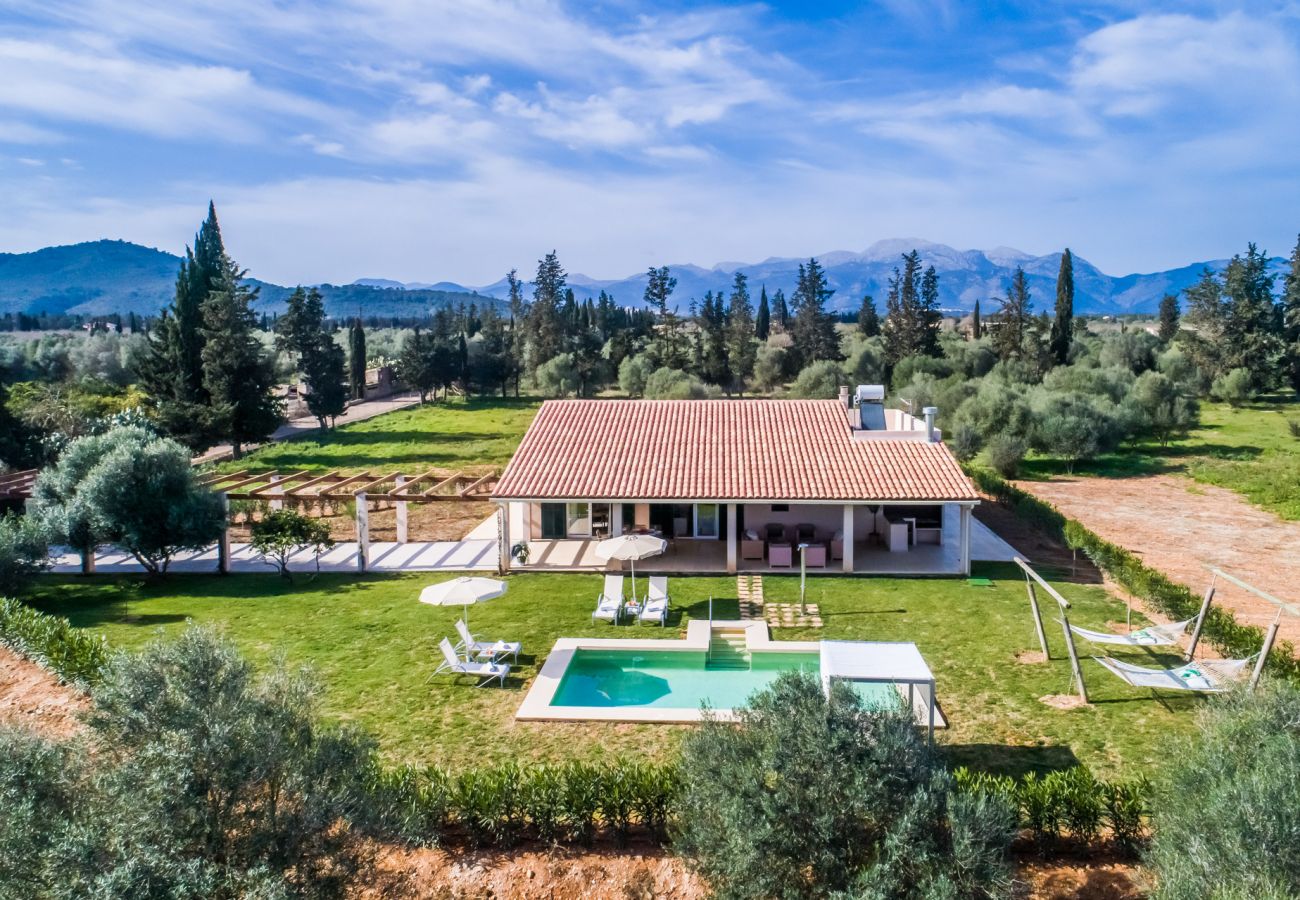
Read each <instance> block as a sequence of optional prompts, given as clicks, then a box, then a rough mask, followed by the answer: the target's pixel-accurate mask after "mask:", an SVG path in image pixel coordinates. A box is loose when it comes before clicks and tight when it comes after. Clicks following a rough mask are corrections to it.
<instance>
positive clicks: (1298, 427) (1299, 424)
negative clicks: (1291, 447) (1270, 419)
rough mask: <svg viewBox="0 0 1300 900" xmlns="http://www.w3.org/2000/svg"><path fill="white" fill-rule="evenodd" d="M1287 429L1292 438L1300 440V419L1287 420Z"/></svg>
mask: <svg viewBox="0 0 1300 900" xmlns="http://www.w3.org/2000/svg"><path fill="white" fill-rule="evenodd" d="M1286 427H1287V431H1289V432H1291V437H1293V438H1300V419H1287V420H1286Z"/></svg>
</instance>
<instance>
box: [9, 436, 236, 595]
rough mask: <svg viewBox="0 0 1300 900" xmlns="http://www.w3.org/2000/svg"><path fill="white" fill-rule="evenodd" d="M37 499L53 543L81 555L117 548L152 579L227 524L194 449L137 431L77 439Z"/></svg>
mask: <svg viewBox="0 0 1300 900" xmlns="http://www.w3.org/2000/svg"><path fill="white" fill-rule="evenodd" d="M32 498H33V512H34V514H35V515H36V516H37V517H38V518H39V519H40V521H42V522H43V523H44V524H45V526H46V527H47V528H48V529H49V531H50V534H51V536H52V537H56V538H57V539H58V540H63V541H67V542H68V543H70V544H71V545H72V546H74V547H76V548H77V549H79V550H82V551H83V552H89V551H91V550H93V548H94V547H96V546H97V545H99V544H105V543H113V544H116V545H118V546H120V547H122V549H124V550H126V551H127V552H129V553H130V554H131V555H132V556H134V557H135V558H136V560H137V561H138V562H139V563H140V565H141V566H143V567H144V569H145V571H147V572H149V573H151V574H160V573H165V572H166V571H167V567H168V565H169V564H170V562H171V558H172V556H174V555H175V554H176V553H177V552H179V551H181V550H202V549H204V548H206V547H208V546H210V545H211V544H212V543H213V542H215V541H216V540H217V539H218V538H219V537H220V536H221V530H222V528H223V527H224V524H225V513H224V511H223V510H222V507H221V502H220V500H219V499H218V498H217V496H216V495H215V494H213V493H212V492H211V491H209V490H208V489H207V488H205V487H203V485H201V484H200V483H199V480H198V478H197V477H196V476H195V474H194V469H193V467H192V466H191V464H190V454H189V451H187V450H186V449H185V448H184V447H182V446H181V445H180V444H178V443H176V442H175V441H173V440H171V439H170V438H160V437H158V436H156V435H154V434H153V433H151V432H149V431H146V430H145V429H143V428H137V427H131V426H128V427H122V428H114V429H113V430H111V431H108V432H105V433H104V434H102V435H90V436H87V437H83V438H78V439H77V440H76V441H73V442H72V444H70V445H69V446H68V449H67V450H66V451H65V452H64V454H63V456H61V457H60V458H59V460H58V462H57V463H55V465H54V466H52V467H51V468H49V469H46V470H45V471H43V472H42V473H41V474H40V477H39V478H37V480H36V485H35V487H34V488H33V492H32Z"/></svg>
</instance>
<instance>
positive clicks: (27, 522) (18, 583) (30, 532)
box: [0, 513, 50, 597]
mask: <svg viewBox="0 0 1300 900" xmlns="http://www.w3.org/2000/svg"><path fill="white" fill-rule="evenodd" d="M49 563H50V559H49V536H48V533H47V531H46V529H45V528H44V527H43V526H42V525H41V523H40V522H38V521H37V520H36V519H35V518H33V517H31V516H19V515H17V514H15V513H9V514H8V515H6V516H3V517H0V597H5V596H14V595H16V594H18V593H19V591H21V590H22V589H23V588H25V587H26V586H27V583H28V582H29V581H30V580H31V579H32V578H33V577H34V576H35V575H36V574H37V573H39V572H41V571H42V570H43V569H45V568H46V567H47V566H49Z"/></svg>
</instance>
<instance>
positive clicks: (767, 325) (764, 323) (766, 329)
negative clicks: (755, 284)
mask: <svg viewBox="0 0 1300 900" xmlns="http://www.w3.org/2000/svg"><path fill="white" fill-rule="evenodd" d="M771 333H772V311H771V309H770V308H769V307H768V304H767V285H763V287H762V289H761V290H760V291H759V294H758V316H757V317H756V318H755V319H754V337H756V338H758V339H759V340H760V341H765V340H767V336H768V335H769V334H771Z"/></svg>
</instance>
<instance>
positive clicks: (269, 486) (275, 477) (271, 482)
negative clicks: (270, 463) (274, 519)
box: [266, 472, 284, 509]
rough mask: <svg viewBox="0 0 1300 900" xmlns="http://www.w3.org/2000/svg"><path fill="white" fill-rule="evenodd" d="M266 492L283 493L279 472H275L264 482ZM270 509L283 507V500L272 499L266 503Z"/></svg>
mask: <svg viewBox="0 0 1300 900" xmlns="http://www.w3.org/2000/svg"><path fill="white" fill-rule="evenodd" d="M266 492H267V493H268V494H283V493H284V488H282V487H280V473H279V472H275V473H273V474H272V475H271V477H270V478H269V479H267V482H266ZM268 505H269V506H270V507H271V509H284V501H283V500H272V501H271V502H270V503H269V504H268Z"/></svg>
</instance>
